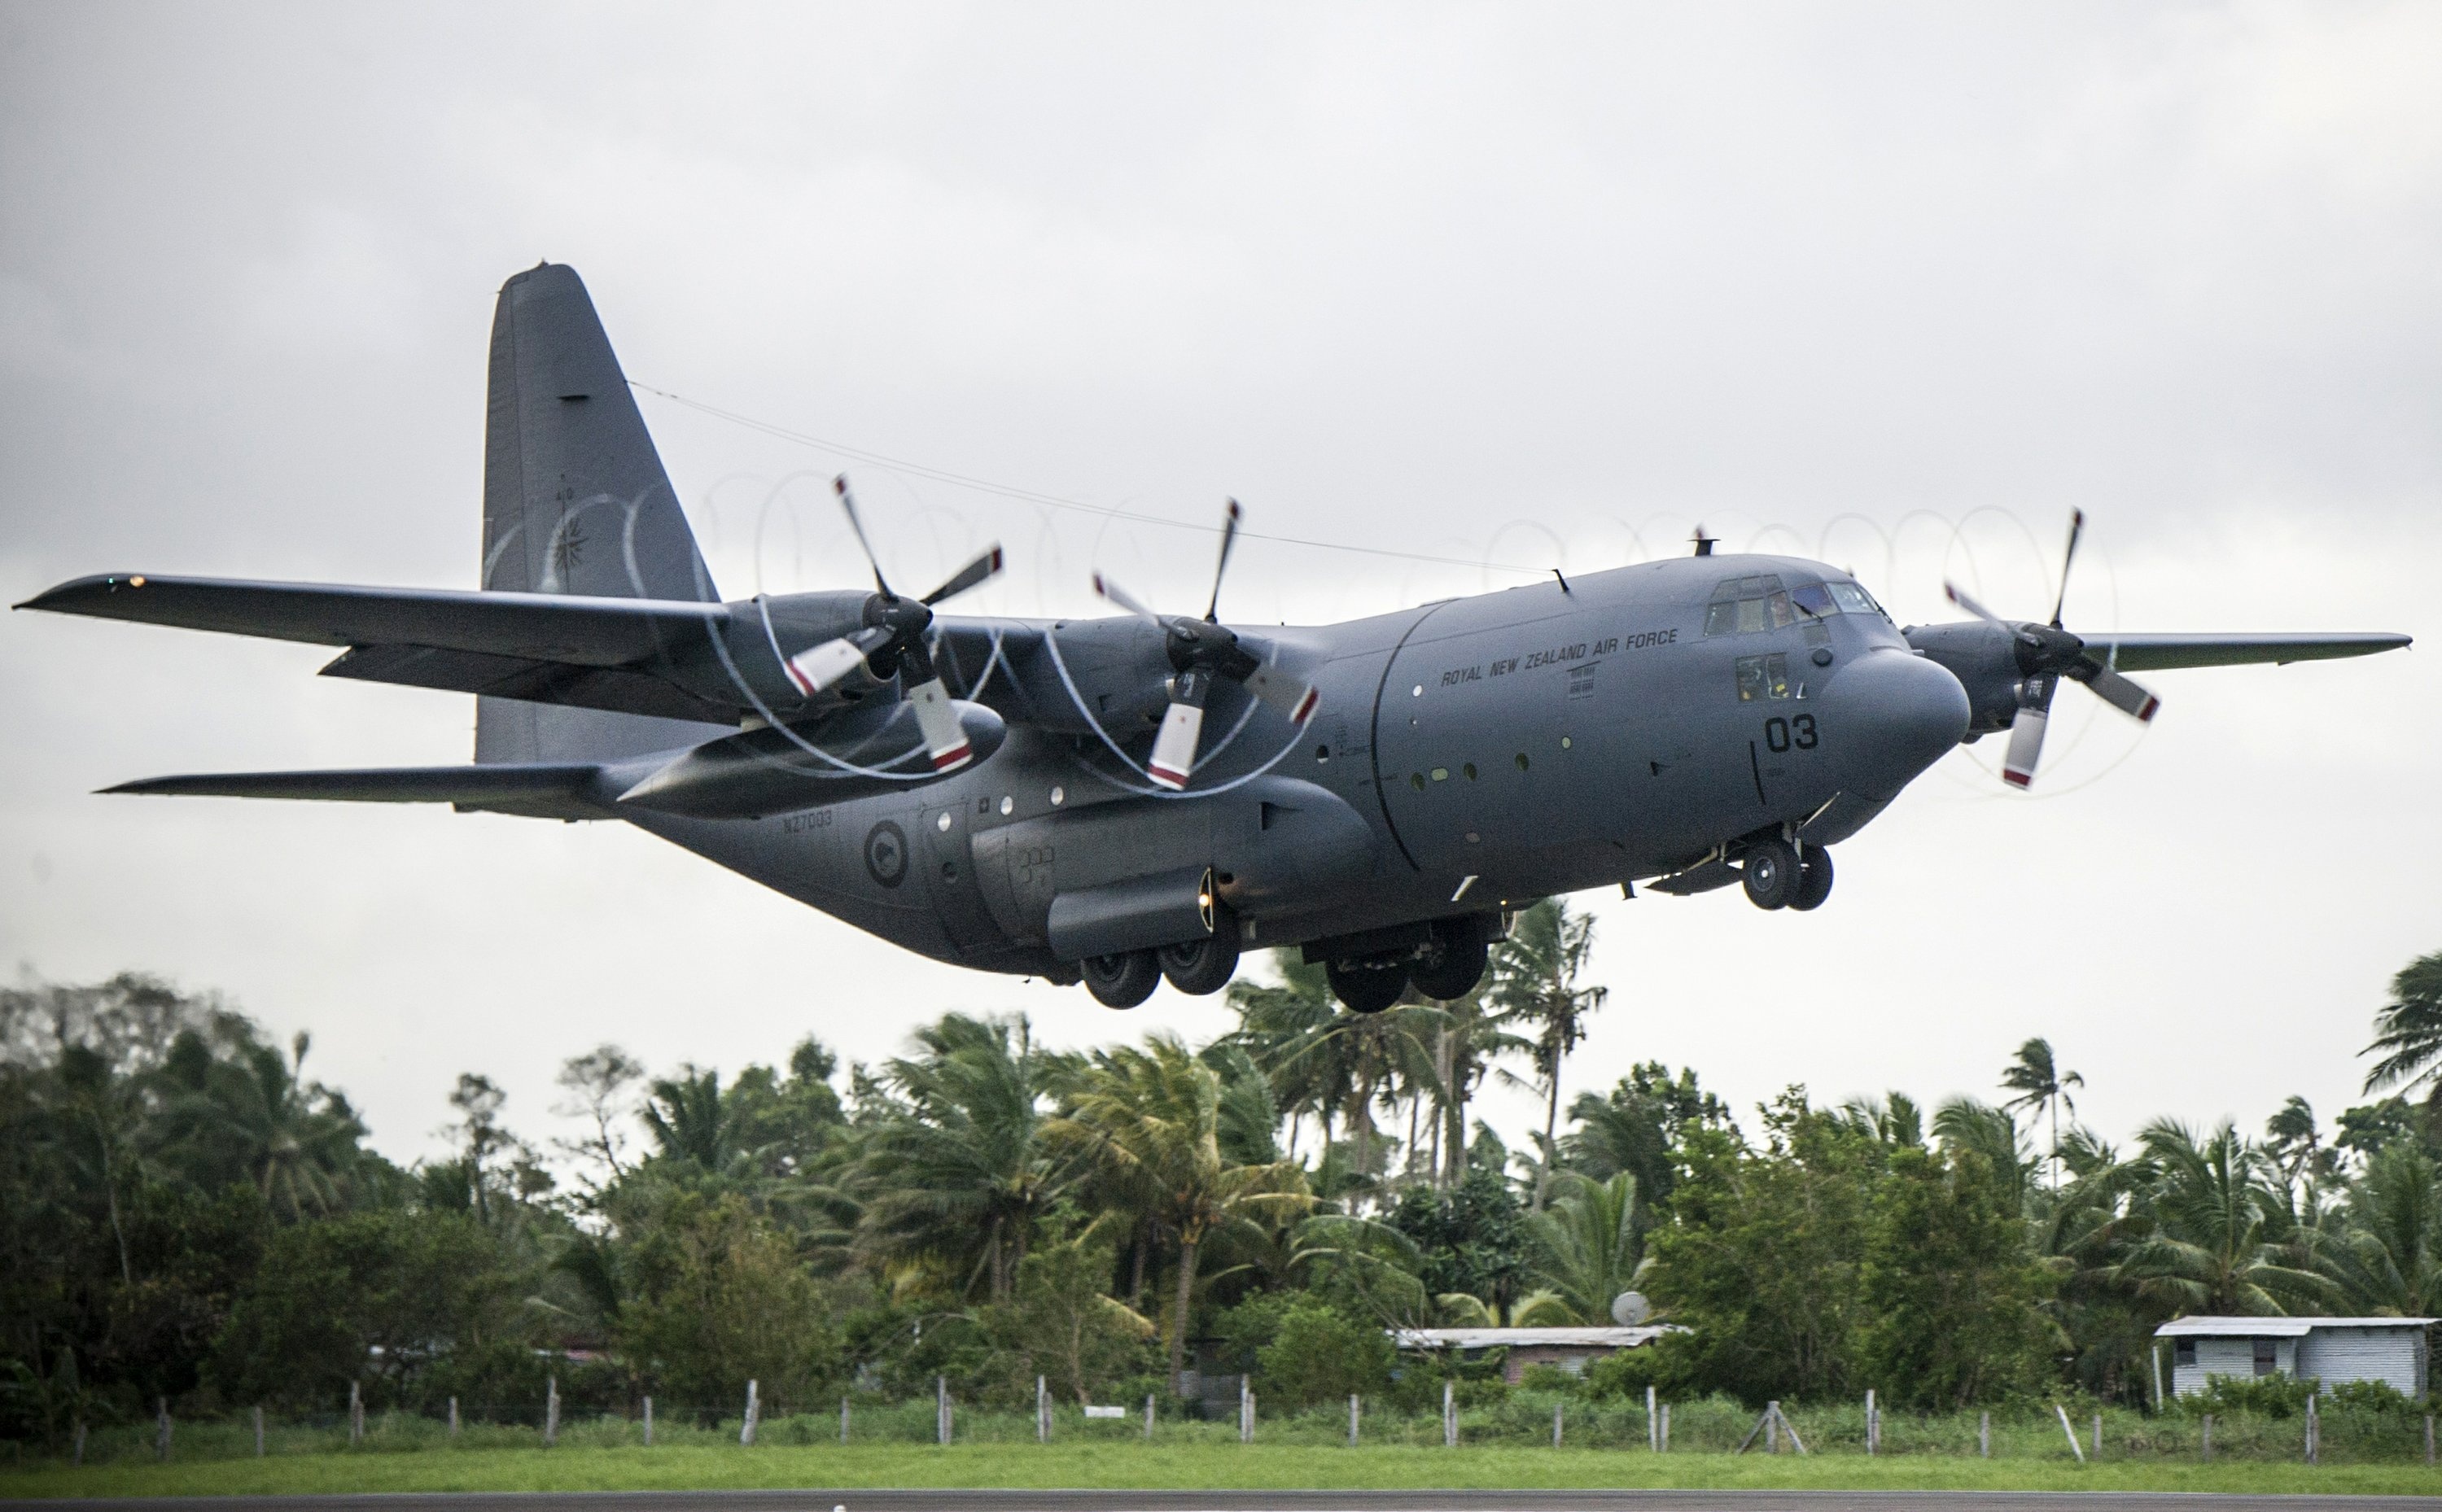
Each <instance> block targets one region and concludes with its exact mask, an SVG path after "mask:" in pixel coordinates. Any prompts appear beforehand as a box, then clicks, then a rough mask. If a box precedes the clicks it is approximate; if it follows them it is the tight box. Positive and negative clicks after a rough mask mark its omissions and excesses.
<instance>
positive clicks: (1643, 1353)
mask: <svg viewBox="0 0 2442 1512" xmlns="http://www.w3.org/2000/svg"><path fill="white" fill-rule="evenodd" d="M1656 1358H1657V1357H1656V1356H1655V1355H1654V1353H1653V1351H1652V1350H1650V1349H1623V1350H1620V1351H1619V1352H1617V1353H1616V1354H1611V1355H1605V1356H1604V1357H1602V1358H1600V1359H1596V1360H1589V1361H1587V1363H1586V1374H1585V1376H1584V1378H1583V1381H1582V1383H1581V1384H1580V1386H1579V1390H1581V1391H1583V1392H1584V1393H1585V1394H1587V1395H1588V1396H1591V1397H1594V1398H1595V1400H1597V1401H1601V1400H1607V1399H1618V1400H1621V1401H1631V1402H1634V1403H1636V1404H1637V1405H1639V1406H1642V1405H1643V1404H1644V1402H1645V1389H1646V1388H1647V1387H1649V1386H1652V1385H1655V1384H1657V1382H1656V1380H1655V1377H1654V1373H1653V1367H1654V1364H1655V1362H1656Z"/></svg>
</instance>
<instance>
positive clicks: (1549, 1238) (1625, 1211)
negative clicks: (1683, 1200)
mask: <svg viewBox="0 0 2442 1512" xmlns="http://www.w3.org/2000/svg"><path fill="white" fill-rule="evenodd" d="M1554 1182H1555V1192H1556V1193H1557V1194H1556V1195H1555V1196H1554V1197H1553V1198H1552V1201H1551V1205H1550V1206H1549V1207H1547V1208H1545V1209H1544V1210H1543V1211H1540V1212H1538V1213H1534V1214H1531V1215H1530V1216H1529V1217H1528V1218H1527V1220H1526V1230H1527V1232H1529V1233H1531V1234H1533V1235H1534V1237H1535V1242H1536V1245H1537V1247H1538V1248H1540V1251H1541V1253H1540V1257H1539V1260H1538V1266H1537V1269H1538V1271H1539V1273H1540V1276H1541V1279H1542V1280H1543V1282H1544V1283H1545V1284H1547V1285H1548V1286H1550V1287H1551V1289H1552V1290H1553V1291H1554V1292H1556V1293H1557V1294H1558V1296H1559V1298H1560V1300H1561V1301H1563V1302H1564V1303H1567V1304H1568V1307H1569V1310H1570V1311H1571V1312H1572V1313H1573V1314H1574V1315H1575V1320H1574V1321H1576V1322H1580V1323H1589V1324H1594V1325H1595V1326H1601V1325H1605V1324H1608V1323H1610V1322H1611V1321H1612V1311H1611V1307H1612V1303H1613V1301H1615V1300H1616V1299H1617V1298H1618V1297H1619V1295H1620V1293H1622V1292H1624V1291H1627V1290H1629V1289H1630V1287H1631V1284H1632V1283H1633V1282H1634V1280H1635V1278H1636V1270H1637V1266H1639V1264H1641V1263H1642V1262H1643V1260H1644V1258H1645V1238H1644V1225H1643V1223H1642V1222H1641V1221H1640V1220H1641V1217H1642V1214H1641V1213H1640V1212H1639V1211H1638V1204H1637V1195H1636V1177H1635V1176H1634V1175H1631V1174H1630V1173H1628V1172H1626V1171H1622V1172H1620V1173H1619V1174H1618V1175H1614V1176H1613V1177H1612V1178H1611V1179H1610V1180H1608V1181H1595V1180H1592V1179H1590V1178H1588V1177H1586V1176H1582V1175H1577V1174H1576V1172H1574V1171H1562V1172H1560V1173H1559V1174H1558V1175H1557V1176H1556V1177H1555V1178H1554Z"/></svg>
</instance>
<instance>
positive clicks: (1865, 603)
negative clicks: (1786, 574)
mask: <svg viewBox="0 0 2442 1512" xmlns="http://www.w3.org/2000/svg"><path fill="white" fill-rule="evenodd" d="M1834 614H1881V615H1883V617H1884V618H1885V619H1888V618H1889V617H1890V616H1889V615H1887V614H1884V612H1883V606H1881V605H1880V604H1877V603H1875V602H1874V600H1873V595H1871V594H1869V593H1868V592H1866V591H1865V590H1864V589H1862V588H1859V587H1858V586H1857V585H1856V584H1854V583H1845V582H1837V581H1834V582H1829V583H1822V584H1815V583H1802V584H1800V585H1798V586H1797V587H1795V588H1790V589H1784V588H1782V587H1781V582H1780V577H1779V574H1774V573H1765V574H1759V575H1756V576H1752V577H1725V578H1723V579H1722V581H1721V583H1720V584H1719V585H1718V586H1716V587H1715V588H1714V590H1713V600H1712V602H1711V603H1710V604H1707V605H1706V606H1705V607H1704V633H1705V634H1707V635H1743V634H1747V633H1750V632H1752V631H1756V630H1770V629H1778V628H1781V627H1783V626H1786V625H1793V624H1805V623H1809V622H1812V621H1814V620H1822V619H1828V618H1830V617H1831V616H1832V615H1834Z"/></svg>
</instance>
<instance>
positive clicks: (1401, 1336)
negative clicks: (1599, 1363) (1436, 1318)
mask: <svg viewBox="0 0 2442 1512" xmlns="http://www.w3.org/2000/svg"><path fill="white" fill-rule="evenodd" d="M1673 1332H1676V1330H1674V1329H1673V1328H1671V1326H1670V1325H1669V1324H1667V1323H1643V1324H1640V1325H1638V1326H1637V1327H1634V1328H1394V1329H1393V1330H1392V1331H1391V1340H1392V1342H1393V1343H1395V1344H1397V1345H1398V1346H1399V1347H1400V1348H1401V1349H1494V1348H1498V1347H1500V1346H1503V1345H1509V1346H1513V1347H1514V1346H1516V1345H1520V1344H1553V1345H1558V1346H1560V1347H1563V1348H1566V1347H1567V1346H1569V1345H1572V1344H1576V1345H1591V1346H1597V1347H1601V1348H1605V1349H1634V1348H1636V1347H1637V1346H1638V1345H1640V1344H1649V1343H1651V1342H1653V1341H1654V1340H1655V1339H1660V1338H1661V1337H1662V1336H1663V1335H1665V1334H1667V1333H1673Z"/></svg>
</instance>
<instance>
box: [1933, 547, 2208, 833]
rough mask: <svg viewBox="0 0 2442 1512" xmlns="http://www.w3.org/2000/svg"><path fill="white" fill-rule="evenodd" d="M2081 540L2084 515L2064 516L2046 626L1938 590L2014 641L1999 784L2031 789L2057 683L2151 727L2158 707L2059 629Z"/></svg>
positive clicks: (1953, 590)
mask: <svg viewBox="0 0 2442 1512" xmlns="http://www.w3.org/2000/svg"><path fill="white" fill-rule="evenodd" d="M2085 535H2086V511H2084V510H2082V509H2073V510H2071V511H2069V517H2068V547H2067V548H2066V549H2065V550H2063V552H2062V553H2061V572H2060V592H2058V594H2056V595H2055V596H2054V598H2053V599H2052V618H2051V623H2050V625H2049V626H2043V625H2035V624H2031V623H2027V622H2023V621H2017V620H2005V619H2003V618H2002V617H2001V616H2000V615H1998V614H1996V613H1994V612H1993V611H1992V610H1989V609H1986V608H1985V607H1984V606H1983V605H1981V604H1979V603H1977V601H1976V600H1975V599H1974V598H1973V597H1971V596H1970V595H1969V594H1968V592H1966V590H1964V589H1962V588H1960V587H1959V585H1958V584H1956V583H1952V582H1944V583H1943V584H1942V585H1941V591H1942V592H1943V593H1944V594H1945V595H1946V596H1947V597H1948V598H1949V599H1950V601H1951V602H1952V603H1954V604H1956V605H1958V606H1959V608H1960V609H1963V610H1966V611H1967V612H1968V613H1970V614H1973V615H1975V616H1976V617H1977V619H1979V620H1982V621H1984V622H1985V623H1986V624H1988V625H1996V626H1999V627H2000V628H2003V629H2005V630H2008V631H2009V632H2010V635H2011V638H2012V639H2013V641H2014V642H2015V646H2014V650H2015V652H2016V655H2017V663H2018V670H2019V672H2020V673H2021V674H2022V675H2023V676H2024V677H2025V680H2026V681H2025V682H2023V683H2020V684H2019V686H2018V712H2017V714H2016V716H2015V717H2014V718H2013V719H2012V720H2011V721H2010V750H2009V754H2008V756H2005V757H2004V758H2003V760H2002V763H2001V780H2002V781H2004V782H2007V783H2008V784H2010V786H2012V787H2014V788H2018V789H2021V790H2023V789H2026V788H2029V787H2032V786H2033V784H2034V780H2035V764H2036V762H2037V761H2039V760H2040V759H2041V758H2042V756H2043V752H2044V727H2045V725H2046V724H2047V723H2049V722H2050V719H2051V707H2052V693H2053V691H2054V689H2055V687H2056V686H2057V685H2058V680H2059V679H2061V678H2064V677H2066V678H2068V679H2069V680H2070V681H2071V682H2074V683H2083V684H2085V686H2086V687H2087V689H2089V690H2090V691H2092V692H2093V694H2094V696H2095V697H2097V698H2099V699H2101V700H2102V701H2104V702H2105V703H2108V704H2110V705H2111V706H2112V707H2113V708H2115V709H2118V710H2119V711H2120V712H2121V713H2123V714H2125V715H2127V716H2128V717H2129V718H2130V719H2132V720H2137V721H2138V722H2139V723H2148V722H2151V721H2152V720H2153V718H2154V716H2155V715H2156V714H2157V713H2159V712H2160V710H2161V707H2162V701H2161V700H2160V699H2158V698H2156V697H2155V696H2154V695H2153V694H2152V693H2150V692H2148V691H2146V689H2145V688H2144V687H2142V686H2141V685H2140V684H2139V683H2136V682H2134V681H2133V680H2131V679H2129V678H2125V677H2123V676H2121V675H2120V673H2119V672H2117V671H2116V670H2114V669H2113V668H2112V667H2111V666H2110V665H2109V664H2108V663H2106V662H2104V661H2101V660H2099V659H2097V658H2096V657H2095V655H2094V654H2093V653H2092V652H2090V651H2088V650H2087V648H2086V643H2085V642H2084V641H2081V640H2079V639H2078V638H2077V637H2076V636H2074V635H2072V634H2070V633H2069V632H2068V630H2066V629H2064V628H2061V610H2062V609H2063V608H2064V607H2066V606H2067V604H2068V570H2069V568H2070V567H2071V566H2072V565H2073V564H2074V563H2075V562H2076V561H2077V546H2078V542H2079V540H2080V539H2082V538H2083V537H2085Z"/></svg>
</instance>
